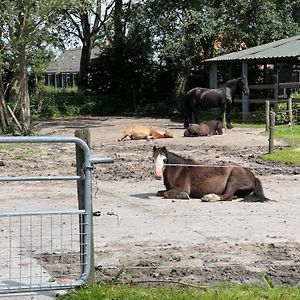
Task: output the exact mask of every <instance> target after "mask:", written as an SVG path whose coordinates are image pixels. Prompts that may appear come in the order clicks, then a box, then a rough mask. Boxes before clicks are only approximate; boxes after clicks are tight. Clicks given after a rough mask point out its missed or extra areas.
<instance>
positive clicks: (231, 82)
mask: <svg viewBox="0 0 300 300" xmlns="http://www.w3.org/2000/svg"><path fill="white" fill-rule="evenodd" d="M241 79H242V77H238V78H234V79H230V80H228V81H227V82H225V83H224V85H223V87H229V88H231V87H232V86H233V85H237V83H238V82H239V81H240V80H241Z"/></svg>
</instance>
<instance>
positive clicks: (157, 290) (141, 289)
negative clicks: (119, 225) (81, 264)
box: [58, 284, 300, 300]
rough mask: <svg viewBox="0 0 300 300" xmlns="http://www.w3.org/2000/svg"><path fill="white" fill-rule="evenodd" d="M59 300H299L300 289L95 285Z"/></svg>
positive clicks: (248, 286)
mask: <svg viewBox="0 0 300 300" xmlns="http://www.w3.org/2000/svg"><path fill="white" fill-rule="evenodd" d="M58 299H59V300H100V299H101V300H102V299H103V300H140V299H151V300H164V299H166V300H167V299H170V300H192V299H197V300H198V299H201V300H233V299H234V300H236V299H239V300H253V299H272V300H276V299H278V300H279V299H280V300H288V299H291V300H292V299H300V289H297V288H292V287H287V286H276V287H274V288H268V287H265V286H257V285H225V286H211V287H208V288H207V289H201V288H192V287H173V286H170V285H162V286H158V287H145V286H130V285H120V286H114V285H96V284H95V285H92V286H89V287H84V288H81V289H78V290H74V291H71V292H70V293H68V294H66V295H63V296H60V297H59V298H58Z"/></svg>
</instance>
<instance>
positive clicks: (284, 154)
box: [261, 125, 300, 165]
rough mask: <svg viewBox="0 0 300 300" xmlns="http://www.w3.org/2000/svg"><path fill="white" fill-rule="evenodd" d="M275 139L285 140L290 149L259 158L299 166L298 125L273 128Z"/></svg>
mask: <svg viewBox="0 0 300 300" xmlns="http://www.w3.org/2000/svg"><path fill="white" fill-rule="evenodd" d="M275 138H279V139H282V140H285V141H286V142H287V143H288V144H289V145H290V147H287V148H284V149H282V150H275V151H274V152H273V153H270V154H263V155H262V156H261V157H262V158H263V159H266V160H271V161H278V162H284V163H288V164H295V165H299V164H300V125H293V126H291V127H289V126H287V125H280V126H276V127H275Z"/></svg>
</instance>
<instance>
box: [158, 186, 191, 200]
mask: <svg viewBox="0 0 300 300" xmlns="http://www.w3.org/2000/svg"><path fill="white" fill-rule="evenodd" d="M164 198H166V199H190V196H189V195H188V193H187V192H185V191H183V190H182V189H176V188H175V189H171V190H169V191H165V192H164Z"/></svg>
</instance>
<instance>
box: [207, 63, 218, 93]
mask: <svg viewBox="0 0 300 300" xmlns="http://www.w3.org/2000/svg"><path fill="white" fill-rule="evenodd" d="M217 87H218V65H217V63H212V64H210V66H209V88H210V89H216V88H217Z"/></svg>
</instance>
